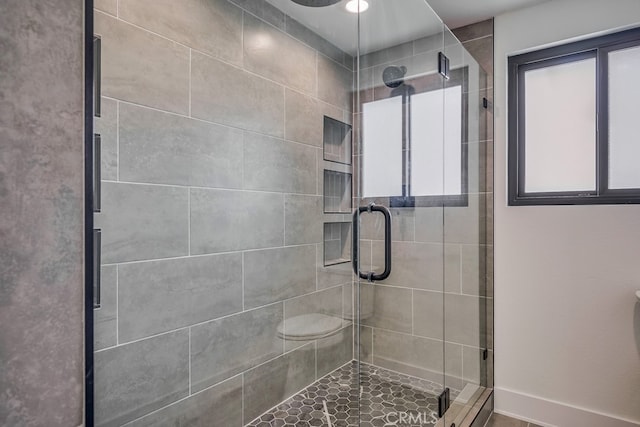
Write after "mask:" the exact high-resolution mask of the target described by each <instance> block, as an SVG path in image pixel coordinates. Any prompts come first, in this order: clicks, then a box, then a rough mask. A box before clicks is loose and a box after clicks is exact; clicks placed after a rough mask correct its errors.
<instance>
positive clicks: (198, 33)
mask: <svg viewBox="0 0 640 427" xmlns="http://www.w3.org/2000/svg"><path fill="white" fill-rule="evenodd" d="M118 8H119V12H120V18H121V19H124V20H125V21H128V22H131V23H133V24H136V25H139V26H141V27H143V28H146V29H148V30H151V31H153V32H155V33H158V34H161V35H163V36H165V37H167V38H169V39H171V40H175V41H177V42H179V43H182V44H184V45H187V46H189V47H191V48H193V49H196V50H199V51H202V52H204V53H207V54H209V55H212V56H215V57H217V58H220V59H223V60H225V61H228V62H233V63H235V64H241V63H242V10H240V9H239V8H237V7H235V6H234V5H232V4H230V3H229V2H227V1H225V0H182V1H180V2H176V1H173V0H120V3H119V5H118Z"/></svg>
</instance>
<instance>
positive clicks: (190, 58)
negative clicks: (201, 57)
mask: <svg viewBox="0 0 640 427" xmlns="http://www.w3.org/2000/svg"><path fill="white" fill-rule="evenodd" d="M192 51H193V49H191V48H189V105H188V111H189V117H191V92H192V90H191V81H192V80H193V77H192V73H191V63H192V62H193V59H192V56H191V53H192Z"/></svg>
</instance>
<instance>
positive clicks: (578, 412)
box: [494, 387, 640, 427]
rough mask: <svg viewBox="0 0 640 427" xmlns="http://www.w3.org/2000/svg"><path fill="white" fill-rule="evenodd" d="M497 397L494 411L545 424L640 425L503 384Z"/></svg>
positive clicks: (588, 426)
mask: <svg viewBox="0 0 640 427" xmlns="http://www.w3.org/2000/svg"><path fill="white" fill-rule="evenodd" d="M494 398H495V401H494V412H496V413H498V414H502V415H507V416H510V417H514V418H519V419H521V420H524V421H529V422H531V423H535V424H539V425H541V426H545V427H575V426H580V427H638V426H640V421H632V420H625V419H622V418H618V417H615V416H613V415H608V414H602V413H598V412H594V411H591V410H589V409H585V408H579V407H577V406H572V405H568V404H566V403H560V402H553V401H551V400H547V399H543V398H541V397H537V396H531V395H528V394H525V393H520V392H516V391H513V390H507V389H504V388H497V387H496V388H495V389H494Z"/></svg>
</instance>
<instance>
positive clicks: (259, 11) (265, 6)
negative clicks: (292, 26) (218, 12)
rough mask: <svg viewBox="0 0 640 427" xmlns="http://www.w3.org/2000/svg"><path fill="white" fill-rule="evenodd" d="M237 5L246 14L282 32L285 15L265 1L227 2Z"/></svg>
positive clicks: (234, 0) (241, 0) (237, 0)
mask: <svg viewBox="0 0 640 427" xmlns="http://www.w3.org/2000/svg"><path fill="white" fill-rule="evenodd" d="M229 1H231V2H232V3H235V4H237V5H238V6H240V7H241V8H243V9H244V10H246V11H247V12H249V13H251V14H253V15H255V16H257V17H258V18H260V19H262V20H264V21H266V22H268V23H269V24H271V25H273V26H274V27H277V28H280V29H281V30H284V28H285V16H286V15H285V14H284V13H283V12H282V11H281V10H280V9H278V8H277V7H275V6H273V5H271V4H270V3H269V2H268V1H266V0H229Z"/></svg>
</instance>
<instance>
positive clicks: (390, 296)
mask: <svg viewBox="0 0 640 427" xmlns="http://www.w3.org/2000/svg"><path fill="white" fill-rule="evenodd" d="M360 292H361V301H368V300H371V301H372V304H373V310H372V311H371V315H370V316H367V317H366V318H363V319H362V324H363V325H366V326H371V327H374V328H382V329H388V330H391V331H398V332H406V333H411V323H412V319H411V289H404V288H397V287H390V286H379V285H370V284H365V283H362V284H361V285H360Z"/></svg>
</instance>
